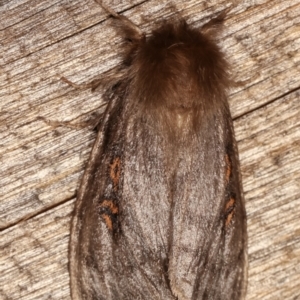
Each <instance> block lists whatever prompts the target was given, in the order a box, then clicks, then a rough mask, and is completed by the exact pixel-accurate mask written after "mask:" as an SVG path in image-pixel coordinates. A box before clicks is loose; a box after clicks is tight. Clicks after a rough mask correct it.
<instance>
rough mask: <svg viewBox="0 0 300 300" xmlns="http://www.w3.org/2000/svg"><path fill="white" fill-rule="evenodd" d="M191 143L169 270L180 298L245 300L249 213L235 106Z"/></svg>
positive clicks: (178, 190) (180, 180) (183, 165)
mask: <svg viewBox="0 0 300 300" xmlns="http://www.w3.org/2000/svg"><path fill="white" fill-rule="evenodd" d="M215 112H216V114H213V115H208V116H206V117H205V120H204V121H203V122H202V124H203V127H202V128H201V132H199V133H198V135H197V136H196V137H195V138H194V139H192V140H191V143H190V145H188V146H187V148H186V152H185V154H184V157H183V158H182V161H181V162H180V164H179V165H178V169H177V176H176V179H175V182H174V185H173V186H174V188H175V191H174V198H173V203H174V206H173V215H172V223H173V224H172V225H173V232H172V234H171V235H172V242H171V249H170V264H169V274H170V281H171V288H172V291H173V293H174V294H175V295H176V296H178V299H222V300H224V299H228V300H234V299H241V297H242V296H243V295H244V293H245V290H246V287H245V286H244V285H243V284H244V283H243V282H245V281H246V280H245V279H246V278H245V276H246V275H245V274H246V271H245V270H246V266H247V257H246V249H247V245H246V215H245V208H244V200H243V196H242V188H241V184H240V176H239V164H238V157H237V148H236V144H235V140H234V136H233V128H232V121H231V117H230V113H229V110H228V109H227V111H226V109H225V110H224V109H221V107H220V109H219V110H218V109H217V108H216V109H215Z"/></svg>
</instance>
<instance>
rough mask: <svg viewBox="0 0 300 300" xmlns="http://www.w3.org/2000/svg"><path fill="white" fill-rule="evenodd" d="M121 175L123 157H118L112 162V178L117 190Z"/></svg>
mask: <svg viewBox="0 0 300 300" xmlns="http://www.w3.org/2000/svg"><path fill="white" fill-rule="evenodd" d="M120 175H121V159H120V157H116V158H115V159H114V160H113V162H112V163H111V164H110V178H111V180H112V181H113V184H114V190H117V188H118V184H119V180H120Z"/></svg>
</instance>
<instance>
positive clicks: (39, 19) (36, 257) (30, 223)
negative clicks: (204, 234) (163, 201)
mask: <svg viewBox="0 0 300 300" xmlns="http://www.w3.org/2000/svg"><path fill="white" fill-rule="evenodd" d="M106 3H107V4H108V5H110V6H111V7H113V8H114V9H115V10H116V11H118V12H121V13H124V14H125V15H126V16H128V17H130V19H132V20H133V21H134V22H135V23H136V24H138V25H139V26H141V28H142V29H143V30H145V31H146V32H149V31H150V29H151V27H152V26H153V23H156V22H158V21H159V20H162V19H164V18H167V17H169V16H171V15H172V14H173V13H174V8H172V6H171V5H170V3H168V2H167V1H158V0H151V1H138V0H135V1H133V0H130V1H129V0H128V1H127V0H126V1H125V0H124V1H117V0H115V1H111V2H109V1H107V2H106ZM172 3H173V4H175V6H176V8H177V10H178V11H179V12H180V14H181V15H182V16H184V17H187V18H188V20H189V22H190V23H193V24H194V25H195V26H199V25H200V24H201V23H203V22H205V21H206V20H207V19H209V18H210V17H211V16H212V15H214V14H216V13H217V12H219V11H221V10H223V9H224V8H225V7H227V6H228V5H229V4H230V3H231V2H229V1H220V0H211V1H196V0H190V1H184V2H183V1H172ZM0 15H1V18H0V109H1V110H0V158H1V164H0V230H1V231H0V274H1V276H0V299H4V300H6V299H26V300H28V299H70V294H69V275H68V269H67V264H68V239H69V230H70V229H69V224H70V217H71V212H72V209H73V204H74V200H75V196H76V189H77V188H78V185H79V182H80V176H81V175H82V173H83V170H84V165H85V162H86V161H87V159H88V155H89V152H90V149H91V146H92V144H93V141H94V138H95V132H93V131H91V130H90V129H88V128H83V129H72V128H69V127H57V128H53V127H52V126H50V125H49V124H47V123H45V122H44V121H43V120H42V119H41V118H40V117H44V118H46V119H47V120H58V121H71V122H72V123H78V122H81V121H84V120H88V119H89V118H90V117H91V116H92V115H93V113H94V112H97V113H100V112H101V109H100V110H99V106H100V105H101V101H102V100H101V91H97V92H95V93H93V94H92V93H91V92H90V91H89V90H74V89H73V88H72V87H69V86H67V85H66V84H65V83H63V82H61V81H60V80H59V77H60V76H62V75H64V76H66V77H67V78H69V79H70V80H72V81H75V82H78V83H83V82H88V81H89V80H91V79H93V78H96V77H99V76H100V75H101V74H102V73H103V72H105V71H107V70H109V69H111V68H112V67H113V66H115V65H116V64H117V63H118V62H119V56H118V49H119V46H120V39H119V37H117V36H116V33H115V32H114V31H113V29H112V28H111V26H109V21H107V15H106V14H105V12H103V10H102V9H101V8H100V7H99V6H98V5H97V4H96V3H95V2H94V1H93V0H88V1H84V2H83V1H78V0H75V1H67V0H63V1H58V0H57V1H55V0H52V1H37V0H10V1H8V0H2V1H0ZM220 44H221V46H222V48H223V49H224V51H225V52H226V54H227V57H228V59H229V61H230V62H231V64H232V70H233V74H234V76H235V78H236V79H237V80H246V83H245V84H244V85H243V86H240V87H237V88H235V89H233V90H232V91H231V93H230V106H231V110H232V115H233V117H234V119H235V122H234V125H235V131H236V137H237V140H238V146H239V151H240V158H241V165H242V173H243V185H244V190H245V198H246V205H247V207H246V208H247V215H248V232H249V282H248V294H247V300H250V299H251V300H252V299H253V300H254V299H255V300H257V299H266V300H267V299H268V300H269V299H270V300H274V299H275V300H276V299H280V300H281V299H287V300H292V299H293V300H295V299H300V292H299V291H300V160H299V158H300V101H299V100H300V99H299V95H300V94H299V82H300V72H299V61H300V51H299V48H300V0H291V1H288V0H286V1H282V0H281V1H280V0H273V1H271V0H253V1H235V5H234V7H233V9H232V10H231V12H230V14H229V16H228V19H227V21H226V28H225V30H224V32H223V33H222V34H221V38H220ZM102 109H103V108H102Z"/></svg>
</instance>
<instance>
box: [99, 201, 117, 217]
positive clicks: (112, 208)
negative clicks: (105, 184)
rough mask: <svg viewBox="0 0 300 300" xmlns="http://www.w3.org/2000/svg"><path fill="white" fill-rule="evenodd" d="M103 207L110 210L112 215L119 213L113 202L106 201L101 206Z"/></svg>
mask: <svg viewBox="0 0 300 300" xmlns="http://www.w3.org/2000/svg"><path fill="white" fill-rule="evenodd" d="M100 206H101V207H105V208H108V209H109V210H110V211H111V212H112V214H117V213H118V212H119V208H118V206H116V205H115V204H114V203H113V202H112V200H104V201H103V202H102V203H101V205H100Z"/></svg>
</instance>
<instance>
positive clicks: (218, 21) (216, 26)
mask: <svg viewBox="0 0 300 300" xmlns="http://www.w3.org/2000/svg"><path fill="white" fill-rule="evenodd" d="M231 9H232V6H230V7H228V8H226V9H225V10H223V11H222V12H221V13H220V14H219V15H218V16H216V17H215V18H213V19H211V20H210V21H209V22H207V23H206V24H204V25H203V26H202V28H201V32H202V33H204V34H211V35H213V34H216V35H217V34H218V32H219V31H220V30H222V26H223V23H224V20H225V18H226V17H227V14H228V13H229V11H231Z"/></svg>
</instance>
